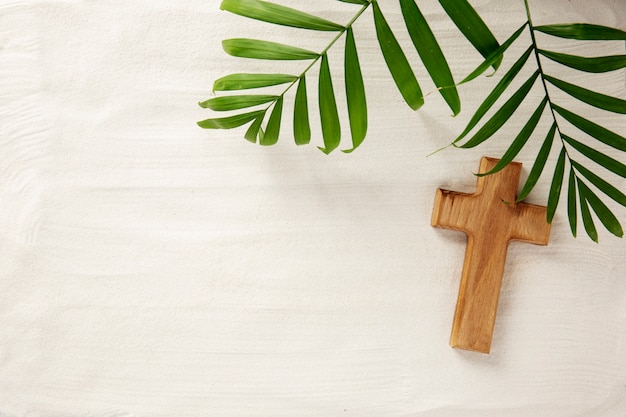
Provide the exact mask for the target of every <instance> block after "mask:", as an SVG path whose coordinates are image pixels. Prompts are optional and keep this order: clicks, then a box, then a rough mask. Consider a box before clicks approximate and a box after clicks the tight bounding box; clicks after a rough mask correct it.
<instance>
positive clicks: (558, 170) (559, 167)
mask: <svg viewBox="0 0 626 417" xmlns="http://www.w3.org/2000/svg"><path fill="white" fill-rule="evenodd" d="M564 175H565V147H563V148H561V153H560V154H559V158H558V159H557V161H556V165H555V167H554V175H552V183H551V184H550V193H549V195H548V209H547V211H546V220H547V221H548V223H552V219H553V218H554V213H556V208H557V206H558V205H559V197H560V196H561V188H562V187H563V176H564Z"/></svg>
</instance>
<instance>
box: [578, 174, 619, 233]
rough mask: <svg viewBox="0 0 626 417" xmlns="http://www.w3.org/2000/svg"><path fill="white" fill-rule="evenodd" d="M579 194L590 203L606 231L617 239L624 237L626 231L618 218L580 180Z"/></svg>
mask: <svg viewBox="0 0 626 417" xmlns="http://www.w3.org/2000/svg"><path fill="white" fill-rule="evenodd" d="M577 182H578V190H579V191H578V192H579V193H580V195H581V196H582V197H583V198H584V199H585V200H586V201H587V202H589V205H590V206H591V208H592V209H593V211H594V212H595V213H596V215H597V216H598V219H600V221H601V222H602V224H603V225H604V227H606V230H608V231H609V232H611V233H612V234H614V235H615V236H617V237H622V236H624V230H623V229H622V225H621V224H620V222H619V220H617V217H615V215H614V214H613V213H612V212H611V210H610V209H609V208H608V207H607V206H606V205H605V204H604V203H603V202H602V201H601V200H600V199H599V198H598V196H597V195H595V194H594V192H593V191H591V190H590V189H589V187H587V185H585V183H583V182H582V181H580V180H578V181H577Z"/></svg>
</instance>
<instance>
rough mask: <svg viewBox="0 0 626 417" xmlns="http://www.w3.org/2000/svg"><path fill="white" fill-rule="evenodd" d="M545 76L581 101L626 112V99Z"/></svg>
mask: <svg viewBox="0 0 626 417" xmlns="http://www.w3.org/2000/svg"><path fill="white" fill-rule="evenodd" d="M543 78H544V79H545V80H547V81H549V82H550V84H552V85H554V86H555V87H557V88H559V89H561V90H562V91H564V92H566V93H567V94H569V95H570V96H572V97H574V98H577V99H578V100H580V101H583V102H585V103H587V104H590V105H592V106H594V107H597V108H599V109H602V110H607V111H610V112H613V113H621V114H626V100H622V99H619V98H617V97H611V96H607V95H605V94H600V93H597V92H595V91H591V90H587V89H586V88H582V87H579V86H577V85H574V84H570V83H568V82H565V81H562V80H559V79H557V78H554V77H550V76H549V75H544V76H543Z"/></svg>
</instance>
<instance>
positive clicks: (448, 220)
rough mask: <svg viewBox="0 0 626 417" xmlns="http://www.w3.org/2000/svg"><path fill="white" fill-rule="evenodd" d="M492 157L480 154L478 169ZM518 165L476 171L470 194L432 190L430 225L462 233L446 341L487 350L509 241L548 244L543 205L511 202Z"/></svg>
mask: <svg viewBox="0 0 626 417" xmlns="http://www.w3.org/2000/svg"><path fill="white" fill-rule="evenodd" d="M497 162H498V160H497V159H494V158H487V157H483V158H482V159H481V161H480V170H479V173H486V172H489V171H490V170H491V169H492V168H493V167H494V166H495V165H496V163H497ZM521 170H522V164H520V163H518V162H512V163H511V164H509V165H507V166H506V167H505V168H504V169H503V170H502V171H499V172H498V173H495V174H492V175H487V176H484V177H479V178H478V184H477V186H476V192H474V193H473V194H466V193H459V192H455V191H448V190H442V189H439V190H437V195H436V198H435V209H434V211H433V218H432V225H433V226H436V227H443V228H446V229H454V230H459V231H462V232H465V234H467V249H466V251H465V262H464V264H463V274H462V276H461V287H460V289H459V297H458V299H457V304H456V312H455V313H454V323H453V326H452V336H451V337H450V345H451V346H452V347H456V348H460V349H467V350H473V351H477V352H483V353H489V350H490V348H491V338H492V335H493V327H494V324H495V320H496V310H497V308H498V298H499V296H500V286H501V284H502V275H503V272H504V265H505V262H506V253H507V247H508V244H509V241H511V240H519V241H522V242H528V243H534V244H536V245H547V244H548V239H549V236H550V225H549V224H548V223H547V221H546V208H545V207H541V206H536V205H532V204H525V203H515V200H516V193H517V187H518V183H519V179H520V173H521Z"/></svg>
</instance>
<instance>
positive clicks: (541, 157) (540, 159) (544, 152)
mask: <svg viewBox="0 0 626 417" xmlns="http://www.w3.org/2000/svg"><path fill="white" fill-rule="evenodd" d="M555 134H556V123H553V124H552V127H551V128H550V131H549V132H548V134H547V136H546V138H545V139H544V141H543V144H542V145H541V149H539V153H538V154H537V158H536V159H535V163H534V164H533V167H532V168H531V170H530V173H529V174H528V178H527V179H526V182H525V183H524V186H523V187H522V191H521V192H520V195H519V196H518V197H517V200H516V201H517V202H520V201H522V200H524V199H525V198H526V197H527V196H528V194H530V192H531V191H532V189H533V188H534V187H535V184H537V181H538V180H539V177H540V176H541V173H542V172H543V168H544V167H545V166H546V162H547V161H548V155H549V154H550V149H552V143H553V142H554V136H555Z"/></svg>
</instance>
